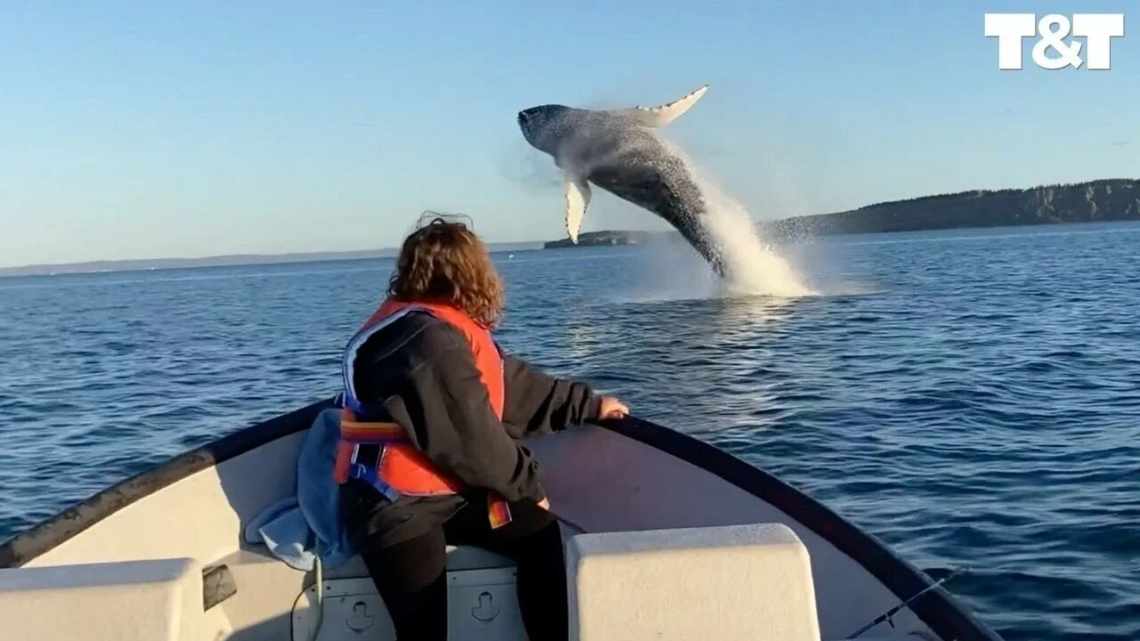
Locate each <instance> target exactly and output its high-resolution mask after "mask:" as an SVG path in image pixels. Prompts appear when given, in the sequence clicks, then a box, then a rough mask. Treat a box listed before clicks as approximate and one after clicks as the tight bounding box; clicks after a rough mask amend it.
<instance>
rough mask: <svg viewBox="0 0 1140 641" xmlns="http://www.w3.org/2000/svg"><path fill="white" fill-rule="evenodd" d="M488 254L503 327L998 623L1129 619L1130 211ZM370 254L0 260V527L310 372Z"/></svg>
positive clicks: (164, 449) (283, 401) (279, 407)
mask: <svg viewBox="0 0 1140 641" xmlns="http://www.w3.org/2000/svg"><path fill="white" fill-rule="evenodd" d="M786 254H787V256H788V258H789V260H790V261H791V263H792V264H793V265H794V266H795V268H796V269H797V271H798V274H799V275H800V276H801V277H802V278H803V279H804V280H805V281H806V282H807V284H808V285H809V286H810V288H811V289H812V290H814V291H818V292H820V295H818V296H809V297H801V298H794V299H779V298H768V297H762V296H751V297H748V296H731V295H726V294H725V293H724V292H722V291H721V289H720V288H719V287H718V286H717V284H716V283H715V282H714V281H713V280H711V279H710V278H709V277H708V276H707V270H706V269H705V268H704V267H703V266H702V265H701V264H700V263H699V261H697V260H696V259H695V258H694V257H693V255H692V254H691V252H690V251H689V250H688V249H687V248H684V247H679V246H649V247H619V248H591V249H570V250H548V251H534V252H519V253H516V254H514V255H508V254H499V255H497V256H496V260H497V262H498V264H499V266H500V268H501V270H502V272H503V274H504V277H505V279H506V281H507V283H508V294H509V306H508V314H507V319H506V322H505V325H504V326H503V328H502V330H501V331H500V332H499V333H498V336H499V339H500V341H501V342H502V343H503V345H504V346H505V348H506V349H507V350H509V351H512V352H514V353H516V354H519V355H521V356H524V357H527V358H529V359H531V360H533V361H535V362H537V363H540V364H542V365H544V366H545V367H547V368H548V369H549V370H551V371H554V372H557V373H559V374H564V375H570V376H575V377H580V378H583V379H587V380H589V381H591V382H593V383H594V384H595V385H596V386H597V387H599V388H601V389H603V390H606V391H608V392H612V393H616V394H618V395H620V396H622V397H623V398H625V399H627V400H628V401H629V403H630V404H631V405H632V407H633V410H634V413H635V414H637V415H640V416H642V417H645V418H648V419H651V420H654V421H657V422H660V423H662V424H664V425H667V426H669V427H672V428H674V429H677V430H681V431H685V432H688V433H690V434H693V435H695V436H697V437H699V438H701V439H704V440H706V441H708V442H711V443H713V444H715V445H717V446H719V447H721V448H724V449H725V450H728V451H729V452H731V453H733V454H735V455H737V456H739V457H742V458H744V459H746V460H747V461H749V462H751V463H753V464H755V465H757V466H760V467H763V468H765V469H767V470H770V471H772V472H774V473H776V474H778V475H780V476H781V477H782V478H784V479H786V480H788V481H789V482H791V483H793V484H795V485H797V486H798V487H800V488H802V489H804V490H805V491H807V492H808V493H810V494H812V495H814V496H816V497H817V498H819V499H821V500H823V501H825V502H826V503H828V504H829V505H830V506H831V507H833V508H834V509H836V510H837V511H838V512H840V513H841V514H843V515H844V516H846V517H848V518H849V519H851V520H852V521H854V522H855V523H857V524H859V525H861V526H863V527H864V528H866V529H867V530H869V531H870V532H872V533H874V534H876V535H877V536H879V537H881V538H882V539H884V540H886V541H887V542H889V543H890V544H891V545H893V546H894V547H895V548H896V550H897V551H898V552H899V553H900V554H902V555H903V556H904V557H905V558H907V559H909V560H910V561H912V562H913V563H915V564H916V565H918V566H919V567H923V568H926V569H928V570H931V571H933V572H942V571H944V570H946V569H950V568H957V567H961V566H969V567H970V568H972V572H971V573H970V574H968V575H965V576H960V577H958V578H956V579H954V581H953V582H951V583H950V584H949V586H948V587H949V589H950V590H951V591H953V592H955V593H956V594H958V595H959V596H960V597H961V598H962V599H963V600H964V601H965V602H966V603H967V604H968V605H969V606H971V607H972V608H974V609H975V610H976V611H977V612H978V614H979V615H980V616H981V617H982V618H983V620H985V621H987V622H988V623H989V624H990V625H992V626H993V627H995V628H996V629H997V630H998V631H999V632H1000V633H1001V634H1002V635H1003V636H1005V637H1006V638H1007V639H1010V640H1011V641H1013V640H1022V639H1025V640H1030V639H1032V640H1060V639H1085V640H1092V639H1104V640H1109V639H1113V640H1122V639H1130V640H1135V639H1138V638H1140V316H1138V314H1137V310H1138V309H1140V225H1134V224H1117V225H1102V226H1095V225H1094V226H1085V225H1082V226H1059V227H1037V228H1029V229H991V230H970V231H945V232H934V233H909V234H889V235H864V236H849V237H840V238H832V239H818V240H815V241H813V242H806V243H802V244H799V245H796V246H794V247H791V248H789V249H787V250H786ZM391 267H392V263H391V261H390V260H366V261H346V262H328V263H314V264H294V265H276V266H256V267H226V268H202V269H190V270H169V271H149V272H125V273H104V274H91V275H72V276H55V277H18V278H5V279H0V439H2V440H3V443H4V447H3V448H0V538H5V537H7V536H9V535H12V534H14V533H16V532H18V531H19V530H20V529H22V528H25V527H27V526H29V525H31V524H33V523H35V522H36V521H38V520H40V519H43V518H45V517H48V516H50V515H51V514H53V513H55V512H56V511H58V510H59V509H61V508H63V507H65V506H67V505H68V504H70V503H72V502H74V501H76V500H78V499H81V498H83V497H85V496H87V495H89V494H91V493H93V492H95V491H97V490H99V489H101V488H103V487H105V486H106V485H107V484H109V483H112V482H114V481H117V480H120V479H122V478H124V477H126V476H128V475H130V474H133V473H136V472H139V471H140V470H143V469H145V468H147V467H148V466H151V465H153V464H155V463H158V462H160V461H162V460H163V459H165V458H167V457H169V456H171V455H173V454H176V453H178V452H180V451H183V450H185V449H187V448H190V447H194V446H196V445H200V444H202V443H205V442H207V441H209V440H211V439H214V438H217V437H219V436H221V435H223V434H226V433H229V432H232V431H234V430H236V429H239V428H241V427H244V426H246V425H248V424H250V423H253V422H255V421H258V420H262V419H266V418H270V417H272V416H274V415H277V414H279V413H282V412H285V411H287V410H290V409H293V408H296V407H299V406H301V405H304V404H306V403H309V402H311V401H314V400H318V399H321V398H324V397H327V396H330V395H331V394H333V393H334V392H335V391H336V389H337V385H338V381H337V375H338V362H339V351H340V349H341V347H342V346H343V344H344V342H345V340H346V339H347V337H348V336H349V335H350V334H351V333H352V332H353V330H354V329H355V327H356V326H357V325H358V324H359V323H360V322H361V321H362V320H363V318H364V317H366V316H367V314H368V313H369V312H370V311H371V310H372V308H373V306H374V305H375V303H376V300H377V297H378V295H379V292H380V291H381V290H382V288H383V286H384V284H385V282H386V279H387V276H388V273H389V271H390V270H391Z"/></svg>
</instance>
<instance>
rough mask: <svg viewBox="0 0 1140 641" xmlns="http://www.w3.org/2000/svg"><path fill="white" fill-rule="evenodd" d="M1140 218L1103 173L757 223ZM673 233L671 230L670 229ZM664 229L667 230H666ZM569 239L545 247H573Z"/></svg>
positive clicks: (810, 226) (1135, 193)
mask: <svg viewBox="0 0 1140 641" xmlns="http://www.w3.org/2000/svg"><path fill="white" fill-rule="evenodd" d="M1128 220H1140V180H1134V179H1126V178H1121V179H1107V180H1095V181H1091V182H1083V183H1075V184H1068V185H1045V186H1040V187H1031V188H1029V189H1002V190H975V191H964V192H959V193H954V194H941V195H936V196H923V197H920V198H911V199H907V200H894V201H889V202H882V203H875V204H873V205H867V206H866V207H860V208H858V209H852V210H849V211H842V212H836V213H832V214H816V215H812V216H795V217H792V218H785V219H782V220H776V221H770V222H769V221H765V222H760V223H758V224H759V226H760V227H761V229H762V230H763V231H764V232H765V234H767V235H769V236H771V237H774V238H796V237H801V236H805V235H815V236H819V235H830V234H870V233H885V232H898V231H925V230H935V229H962V228H968V227H1007V226H1017V225H1054V224H1059V223H1097V222H1114V221H1128ZM672 234H675V232H672ZM661 235H662V234H659V233H654V232H640V231H599V232H589V233H585V234H582V235H581V237H580V238H579V239H578V240H579V244H578V245H577V246H580V247H582V246H585V247H588V246H597V245H630V244H636V243H639V242H646V241H647V240H649V239H651V238H655V237H659V236H661ZM665 235H671V233H670V232H666V233H665ZM573 246H575V245H573V244H572V243H571V242H570V240H569V239H562V240H557V241H552V242H548V243H546V244H545V245H544V247H545V248H552V247H573Z"/></svg>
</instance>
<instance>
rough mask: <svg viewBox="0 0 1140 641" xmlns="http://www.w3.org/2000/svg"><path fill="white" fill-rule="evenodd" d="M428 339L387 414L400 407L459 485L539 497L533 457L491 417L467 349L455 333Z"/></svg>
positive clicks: (422, 444) (423, 446)
mask: <svg viewBox="0 0 1140 641" xmlns="http://www.w3.org/2000/svg"><path fill="white" fill-rule="evenodd" d="M442 331H444V332H451V331H452V330H450V329H445V330H442ZM436 334H437V337H438V334H439V332H436ZM433 342H434V343H436V345H433V346H432V348H431V349H430V350H429V351H430V353H431V358H430V360H428V361H426V362H424V363H422V364H421V365H420V366H419V367H417V368H416V369H415V371H414V373H413V375H412V376H411V379H410V385H411V386H412V388H413V389H411V390H408V391H407V393H405V394H402V395H401V398H400V399H399V400H400V402H401V404H402V405H404V407H403V408H391V409H393V410H396V411H394V412H393V414H399V413H400V412H399V409H403V410H404V411H405V412H406V415H407V416H408V417H409V418H410V419H411V421H410V422H411V423H412V425H413V427H414V430H415V438H416V441H417V445H418V446H419V448H420V450H421V451H423V453H424V455H426V456H427V457H428V459H430V460H431V461H432V463H434V464H435V465H437V466H438V467H439V468H440V470H442V471H443V472H445V473H447V474H450V475H452V476H454V477H455V478H457V479H459V480H460V481H461V482H463V483H464V484H465V485H468V486H471V487H476V488H484V489H488V490H493V491H495V492H498V493H499V494H501V495H502V496H503V497H505V498H506V499H507V500H509V501H518V500H521V499H531V500H533V501H540V500H542V499H543V498H545V497H546V492H545V490H543V488H542V485H541V483H540V482H539V477H538V461H536V460H535V458H534V455H533V454H532V453H531V451H530V450H529V449H527V448H526V447H524V446H522V445H521V444H519V443H518V442H516V441H515V440H514V439H512V438H511V437H510V435H509V434H508V433H507V430H506V429H505V428H504V426H503V424H502V422H501V421H499V419H498V418H496V416H495V414H494V411H493V410H492V409H491V403H490V399H489V398H488V395H487V389H486V387H484V385H483V382H482V380H481V379H480V377H479V370H478V369H476V366H475V360H474V358H473V357H472V356H471V349H470V348H469V347H468V346H467V344H466V343H465V342H463V340H462V337H460V336H458V335H456V336H454V337H445V342H444V344H442V345H441V344H440V342H441V341H439V340H435V341H433ZM390 400H392V399H390Z"/></svg>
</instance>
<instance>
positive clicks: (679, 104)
mask: <svg viewBox="0 0 1140 641" xmlns="http://www.w3.org/2000/svg"><path fill="white" fill-rule="evenodd" d="M708 90H709V86H708V85H701V86H700V87H699V88H698V89H696V90H695V91H693V92H691V93H689V94H688V95H686V96H684V97H682V98H678V99H677V100H674V101H673V102H667V103H665V104H663V105H658V106H656V107H640V106H638V107H634V108H633V109H623V110H621V111H619V112H618V113H619V114H620V115H622V116H626V117H632V118H633V119H634V120H635V121H637V124H639V125H642V126H643V127H664V126H665V125H667V124H669V123H671V122H673V121H674V120H676V119H677V118H680V117H681V114H683V113H685V112H686V111H688V110H689V108H691V107H692V106H693V105H695V104H697V101H698V100H700V99H701V96H703V95H705V92H706V91H708Z"/></svg>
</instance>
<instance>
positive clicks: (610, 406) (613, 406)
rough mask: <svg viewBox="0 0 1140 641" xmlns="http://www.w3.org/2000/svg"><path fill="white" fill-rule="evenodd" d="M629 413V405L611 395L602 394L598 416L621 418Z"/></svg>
mask: <svg viewBox="0 0 1140 641" xmlns="http://www.w3.org/2000/svg"><path fill="white" fill-rule="evenodd" d="M628 415H629V406H628V405H626V404H625V403H622V402H621V401H619V400H617V399H616V398H614V397H612V396H603V397H602V405H601V409H600V410H598V418H623V417H625V416H628Z"/></svg>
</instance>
